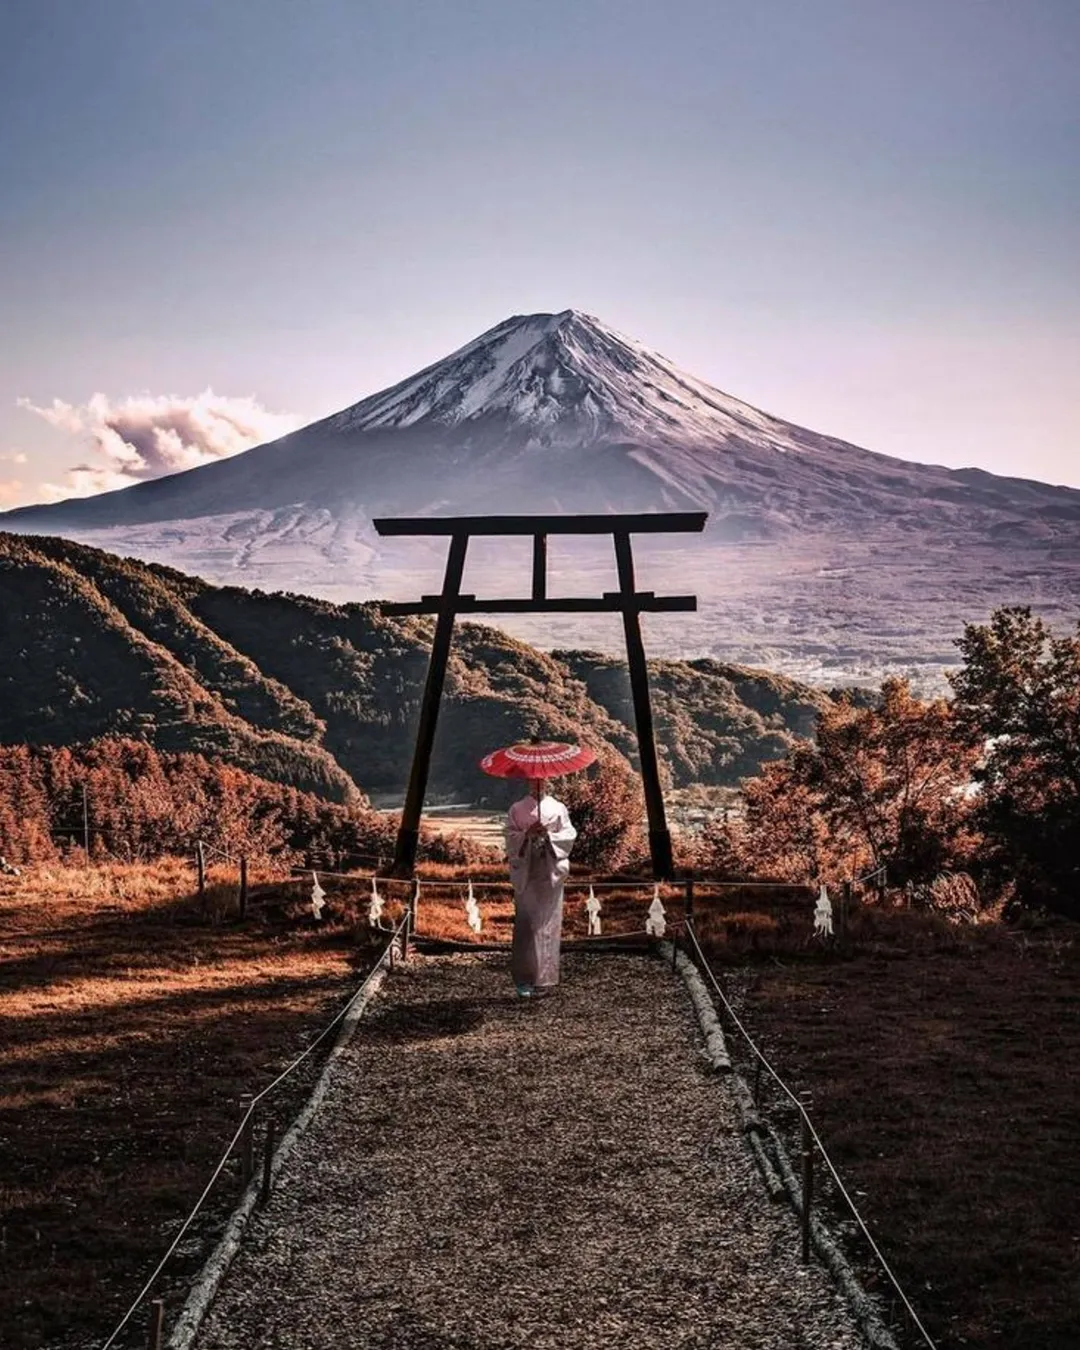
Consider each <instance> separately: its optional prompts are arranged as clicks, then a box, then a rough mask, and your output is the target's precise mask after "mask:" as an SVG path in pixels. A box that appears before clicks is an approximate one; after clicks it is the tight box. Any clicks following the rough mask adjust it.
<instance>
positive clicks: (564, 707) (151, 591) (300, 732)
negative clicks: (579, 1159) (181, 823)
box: [0, 534, 825, 800]
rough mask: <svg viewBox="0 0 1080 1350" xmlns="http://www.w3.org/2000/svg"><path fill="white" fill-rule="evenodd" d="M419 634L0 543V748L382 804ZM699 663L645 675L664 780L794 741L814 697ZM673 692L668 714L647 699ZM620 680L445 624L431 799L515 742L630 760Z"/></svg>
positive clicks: (412, 717)
mask: <svg viewBox="0 0 1080 1350" xmlns="http://www.w3.org/2000/svg"><path fill="white" fill-rule="evenodd" d="M430 639H431V627H430V624H429V623H428V622H427V621H425V620H416V619H406V620H395V619H388V618H384V617H383V616H382V615H381V614H380V613H379V611H378V608H377V607H376V606H372V605H348V606H336V605H332V604H329V603H327V602H325V601H319V600H309V599H305V598H303V597H298V596H290V595H266V594H261V593H255V594H251V593H248V592H246V591H243V590H240V589H238V588H232V587H226V588H222V587H216V586H212V585H208V584H206V583H205V582H202V581H199V580H198V579H196V578H194V577H189V576H185V575H183V574H181V573H179V572H174V571H171V570H169V569H166V568H163V567H151V566H146V565H144V564H142V563H139V562H135V561H132V560H130V559H127V560H124V559H120V558H116V557H112V556H111V555H109V554H106V553H102V552H100V551H99V550H97V549H91V548H86V547H84V546H82V545H79V544H74V543H71V542H69V541H67V540H62V539H50V538H37V537H26V536H15V535H5V534H0V654H2V655H0V743H4V742H7V743H22V742H32V743H40V744H51V745H69V744H76V743H81V742H84V741H88V740H90V739H92V738H93V737H95V736H101V735H106V734H109V733H114V734H123V735H127V736H134V737H137V738H141V739H146V740H148V741H151V742H152V743H153V744H155V745H157V746H158V747H159V748H161V749H166V750H191V751H198V752H201V753H203V754H205V755H207V756H208V757H210V758H212V759H217V760H224V761H226V762H229V763H234V764H237V765H238V766H240V767H242V768H245V769H247V770H249V771H251V772H254V773H256V774H258V775H259V776H261V777H263V778H268V779H271V780H273V781H277V782H283V783H287V784H291V785H294V786H297V787H301V788H304V789H307V790H311V791H315V792H318V793H320V794H321V795H323V796H328V797H331V798H333V799H336V800H350V799H352V798H355V797H357V785H359V786H360V787H362V788H363V789H364V790H365V791H367V790H370V791H381V792H393V793H397V792H400V791H401V790H402V788H403V786H404V782H405V778H406V776H407V772H408V766H409V762H410V759H411V754H412V746H413V739H414V737H415V731H416V719H417V715H418V710H419V704H420V696H421V691H422V689H423V683H424V678H425V675H426V671H427V660H428V651H429V648H430ZM704 666H707V667H708V669H704ZM704 666H703V667H702V668H700V669H699V668H697V667H694V666H684V665H682V664H681V663H678V662H663V663H658V664H657V665H656V666H655V667H654V669H653V678H654V680H656V681H657V688H658V702H657V718H656V721H657V734H658V740H659V743H660V750H661V754H662V756H663V757H664V759H665V761H666V762H667V764H668V765H669V767H670V775H671V779H672V781H673V782H674V783H676V784H678V785H683V784H687V783H691V782H698V781H703V782H710V783H712V782H719V783H728V784H734V783H736V782H737V781H738V779H739V777H740V776H741V775H744V774H747V773H752V772H754V771H755V770H756V769H757V767H758V766H759V765H760V763H761V762H763V761H764V760H766V759H770V758H775V757H776V756H778V755H780V754H783V753H784V751H785V750H786V749H787V747H788V746H789V745H790V744H791V743H792V739H793V736H794V735H796V734H807V733H809V732H810V731H811V730H812V726H813V718H814V714H815V712H816V710H817V709H818V708H820V707H822V706H823V705H824V702H825V700H824V697H823V696H822V695H820V694H817V693H816V692H814V691H812V690H809V689H806V688H804V687H802V686H799V685H797V684H796V683H794V682H793V681H790V680H780V681H779V682H778V681H777V680H776V679H775V678H773V677H770V676H768V675H766V674H764V673H761V672H747V671H741V670H735V669H731V670H725V669H724V668H722V667H720V666H718V665H717V664H716V663H714V662H708V663H704ZM673 683H677V684H679V686H680V690H681V693H682V694H685V696H686V697H685V704H686V706H685V707H681V706H676V703H675V702H674V701H673V700H671V699H670V698H668V697H667V694H666V692H665V691H667V690H668V689H669V688H670V687H672V685H673ZM627 685H628V680H627V676H626V671H625V668H623V667H616V666H613V663H612V662H611V661H610V660H608V659H606V658H604V657H600V656H596V655H590V654H588V653H581V652H573V653H564V654H563V655H562V657H561V658H557V657H555V656H550V655H547V654H545V653H543V652H539V651H536V650H534V649H532V648H530V647H528V646H526V645H525V644H524V643H521V642H517V641H515V640H514V639H513V638H510V637H508V636H507V635H506V634H505V633H502V632H499V631H498V630H495V629H490V628H483V627H480V626H477V625H471V624H469V625H462V626H461V628H460V630H459V632H458V634H457V637H456V640H455V647H454V652H453V657H452V660H451V665H450V669H449V672H448V679H447V688H446V694H445V698H444V705H443V710H442V715H441V718H440V723H439V735H438V738H437V741H436V754H435V759H434V762H433V766H432V783H431V786H432V791H433V792H434V793H437V794H452V795H455V796H458V795H462V794H465V795H467V796H469V797H475V796H477V795H480V794H481V793H488V794H491V793H492V792H494V791H495V788H494V787H493V784H492V780H491V779H487V778H484V777H483V776H482V775H481V774H480V773H479V771H478V769H477V768H476V764H477V761H478V759H479V758H480V756H481V755H482V754H483V753H484V752H485V751H486V750H489V749H490V748H491V747H492V746H493V745H497V744H499V743H502V742H505V741H512V740H516V739H519V738H520V737H522V736H523V735H526V734H529V733H531V732H534V731H540V732H543V733H545V734H551V735H556V736H573V737H584V738H585V739H586V740H588V741H590V742H591V743H593V744H601V743H607V744H609V745H611V746H613V747H614V748H615V749H616V750H617V751H619V752H621V753H622V754H624V755H626V756H628V757H632V756H633V754H634V738H633V735H632V733H631V730H630V727H631V725H632V714H631V712H630V703H629V697H628V690H627ZM594 689H595V692H594ZM688 710H689V711H688ZM496 795H497V794H496Z"/></svg>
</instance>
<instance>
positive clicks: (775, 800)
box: [745, 679, 976, 885]
mask: <svg viewBox="0 0 1080 1350" xmlns="http://www.w3.org/2000/svg"><path fill="white" fill-rule="evenodd" d="M975 760H976V751H975V748H974V746H973V744H972V743H971V741H970V739H969V738H968V737H967V736H966V735H965V734H964V732H963V730H962V729H961V728H960V727H958V725H957V723H956V722H955V720H954V718H953V716H952V713H951V710H950V707H949V705H948V703H947V702H946V701H945V700H944V699H933V700H930V701H923V700H920V699H917V698H916V697H915V696H914V695H913V694H912V692H911V689H910V687H909V685H908V683H907V681H905V680H900V679H889V680H886V681H885V683H884V684H883V685H882V687H881V694H880V698H879V700H878V701H877V703H876V705H875V706H873V707H866V706H857V705H856V704H854V703H852V702H848V701H846V700H842V699H841V700H837V701H836V702H835V703H834V704H833V705H832V706H831V707H830V708H828V709H827V710H825V711H824V712H822V713H821V715H820V716H819V718H818V724H817V736H816V741H815V742H814V743H810V742H805V743H803V744H802V745H800V746H798V747H797V748H796V749H795V750H794V751H792V752H791V753H790V754H789V755H788V757H787V758H786V759H785V760H782V761H780V762H779V763H777V764H772V765H769V766H767V767H766V769H765V771H764V773H763V774H762V775H761V776H760V777H759V778H757V779H754V780H752V781H751V782H749V783H747V784H746V785H745V803H746V804H745V836H746V847H747V849H748V851H749V852H750V853H751V854H752V855H753V856H754V857H755V858H756V859H757V860H758V867H759V870H761V871H768V872H773V873H776V874H777V875H780V876H784V877H791V878H792V879H794V878H795V877H798V876H800V875H801V876H802V877H807V876H811V877H812V876H818V875H822V876H827V875H830V874H831V875H834V876H836V875H846V874H847V873H848V872H849V871H851V870H853V869H859V870H872V869H874V868H877V867H879V866H881V865H885V866H886V867H887V868H888V873H889V877H890V880H891V881H892V882H893V883H895V884H899V885H902V884H904V883H907V882H912V883H915V884H924V883H927V882H930V881H932V880H933V878H934V877H935V876H937V875H938V873H940V872H942V871H943V870H946V869H948V868H952V867H956V866H958V865H962V864H963V863H964V862H966V860H967V859H968V857H969V856H970V853H971V850H972V847H973V844H974V838H973V835H972V832H971V821H970V816H971V804H970V802H971V799H970V786H971V779H972V772H973V768H974V764H975Z"/></svg>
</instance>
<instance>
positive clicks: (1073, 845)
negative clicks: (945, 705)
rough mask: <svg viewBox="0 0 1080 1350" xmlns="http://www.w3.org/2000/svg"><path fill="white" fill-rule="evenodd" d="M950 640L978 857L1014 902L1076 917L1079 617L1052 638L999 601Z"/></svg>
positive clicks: (1026, 613) (1020, 610) (1079, 908)
mask: <svg viewBox="0 0 1080 1350" xmlns="http://www.w3.org/2000/svg"><path fill="white" fill-rule="evenodd" d="M957 645H958V646H959V648H960V651H961V654H962V655H963V657H964V665H963V667H962V668H961V669H960V670H959V671H958V672H956V673H955V674H954V675H953V676H952V686H953V691H954V693H955V708H956V716H957V719H958V721H959V722H960V723H961V724H962V725H963V726H964V727H965V728H966V730H967V732H968V734H969V735H970V736H971V738H972V739H975V740H977V741H978V742H979V743H980V745H981V746H982V748H983V753H982V758H981V762H980V764H979V767H978V770H977V777H978V781H979V784H980V787H981V791H980V793H979V796H978V798H977V800H976V808H975V809H976V816H977V819H978V822H979V825H980V827H981V829H982V830H983V832H984V834H985V836H986V843H987V847H986V855H985V864H986V866H987V867H988V868H989V869H990V870H991V871H992V872H993V873H994V874H995V875H996V876H997V878H998V879H999V880H1001V881H1003V882H1006V883H1011V884H1012V885H1014V886H1015V893H1016V897H1017V899H1018V900H1019V901H1020V902H1021V903H1024V904H1028V905H1037V904H1042V905H1046V906H1047V907H1048V908H1052V909H1056V910H1059V911H1061V912H1063V913H1067V914H1070V915H1072V916H1074V917H1080V626H1078V628H1077V631H1076V634H1075V635H1073V636H1060V637H1059V636H1055V635H1054V634H1053V633H1052V632H1051V631H1050V629H1049V628H1048V627H1047V625H1046V624H1045V623H1044V621H1043V620H1042V619H1039V618H1036V617H1034V616H1033V615H1032V613H1031V610H1030V609H1028V608H1026V607H1013V608H1005V609H999V610H997V611H996V612H995V614H994V615H993V616H992V618H991V621H990V622H989V623H988V624H969V625H968V626H967V628H966V629H965V630H964V636H963V637H962V638H961V639H960V640H959V642H958V644H957Z"/></svg>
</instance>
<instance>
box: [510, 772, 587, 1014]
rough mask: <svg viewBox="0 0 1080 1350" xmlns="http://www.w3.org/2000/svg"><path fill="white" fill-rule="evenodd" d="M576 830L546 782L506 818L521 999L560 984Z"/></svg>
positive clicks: (513, 965) (513, 966)
mask: <svg viewBox="0 0 1080 1350" xmlns="http://www.w3.org/2000/svg"><path fill="white" fill-rule="evenodd" d="M576 838H577V830H575V829H574V827H573V825H572V824H571V823H570V815H569V812H568V811H567V809H566V807H565V806H564V805H563V804H562V802H560V801H556V800H555V798H554V797H552V796H549V795H548V793H547V791H546V784H545V783H543V782H540V781H536V782H532V783H530V784H529V795H528V796H527V797H522V799H521V800H520V801H518V802H515V803H514V804H513V806H511V808H510V811H509V814H508V815H507V817H506V856H507V860H508V862H509V863H510V881H511V883H512V885H513V887H514V941H513V944H512V946H511V950H510V972H511V974H512V975H513V977H514V985H515V987H516V989H517V991H518V993H519V994H520V995H521V997H522V998H530V997H531V996H532V995H534V994H544V993H550V992H551V990H553V989H554V988H555V986H556V985H557V984H558V983H559V950H560V946H561V943H562V911H563V883H564V882H565V881H566V875H567V873H568V872H569V871H570V850H571V848H573V846H574V840H575V839H576Z"/></svg>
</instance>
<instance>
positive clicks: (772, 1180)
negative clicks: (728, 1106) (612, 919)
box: [661, 942, 898, 1350]
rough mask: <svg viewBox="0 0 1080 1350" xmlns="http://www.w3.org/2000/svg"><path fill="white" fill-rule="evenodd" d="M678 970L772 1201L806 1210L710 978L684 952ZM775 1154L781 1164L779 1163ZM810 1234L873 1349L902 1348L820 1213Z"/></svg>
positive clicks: (665, 948) (667, 953) (667, 950)
mask: <svg viewBox="0 0 1080 1350" xmlns="http://www.w3.org/2000/svg"><path fill="white" fill-rule="evenodd" d="M661 952H662V954H663V955H664V959H665V960H666V961H667V962H668V963H669V964H670V962H671V959H672V955H671V944H670V943H666V942H665V943H661ZM675 964H676V969H677V970H678V972H679V974H680V975H681V976H682V978H683V981H684V983H685V984H686V988H687V991H688V993H689V994H690V999H691V1002H692V1003H693V1005H694V1011H695V1012H696V1013H697V1016H698V1021H699V1023H700V1026H701V1032H702V1035H703V1036H704V1038H705V1047H706V1050H705V1054H706V1057H707V1058H708V1059H709V1060H710V1062H711V1064H712V1067H713V1069H714V1070H715V1071H719V1072H726V1073H730V1074H731V1079H730V1083H731V1086H732V1088H733V1089H734V1091H735V1097H736V1100H737V1101H738V1103H739V1109H740V1113H741V1115H742V1124H743V1130H744V1132H745V1134H746V1139H747V1142H748V1143H749V1145H750V1148H751V1150H752V1151H753V1154H754V1157H755V1159H756V1161H757V1164H758V1167H759V1169H760V1170H761V1174H762V1178H763V1180H764V1182H765V1185H766V1188H767V1189H768V1192H769V1197H770V1199H772V1200H782V1199H784V1198H787V1199H788V1200H790V1202H791V1205H792V1208H793V1209H794V1210H795V1212H796V1214H800V1215H801V1214H802V1186H801V1184H800V1182H799V1180H798V1178H797V1177H796V1175H795V1169H794V1167H793V1166H792V1165H791V1159H790V1157H789V1156H788V1152H787V1149H786V1148H785V1146H784V1142H783V1140H782V1139H781V1138H780V1136H779V1135H778V1134H777V1132H776V1130H774V1129H773V1127H772V1126H771V1125H766V1124H765V1122H764V1121H763V1120H762V1118H761V1116H760V1115H759V1113H758V1110H757V1107H756V1105H755V1104H754V1098H753V1094H752V1093H751V1091H750V1088H749V1086H748V1084H747V1082H746V1080H745V1079H744V1078H743V1076H742V1074H740V1073H739V1072H738V1071H737V1070H735V1069H734V1067H733V1065H732V1062H731V1056H730V1055H729V1053H728V1050H727V1045H726V1042H725V1040H724V1032H723V1028H722V1026H721V1025H720V1018H719V1015H718V1013H717V1011H716V1005H715V1004H714V1003H713V1000H712V995H711V994H710V993H709V991H708V988H707V986H706V984H705V981H704V980H703V979H702V978H701V975H700V973H699V972H698V969H697V966H695V965H694V963H693V962H692V961H691V960H690V958H689V957H688V956H686V955H685V953H683V952H682V951H678V950H677V951H676V953H675ZM766 1139H767V1140H768V1142H769V1144H770V1145H771V1148H772V1155H773V1156H772V1157H770V1154H769V1150H768V1148H767V1147H766ZM773 1157H775V1159H776V1162H775V1164H774V1162H773ZM810 1238H811V1241H812V1243H813V1246H814V1250H815V1251H816V1252H817V1253H818V1255H819V1256H820V1257H821V1259H822V1261H823V1262H824V1263H825V1265H826V1266H827V1267H828V1270H829V1273H830V1274H831V1275H832V1277H833V1279H834V1280H835V1281H836V1283H837V1285H838V1286H839V1288H840V1289H841V1290H842V1291H843V1294H844V1297H845V1298H846V1299H847V1301H848V1303H849V1304H850V1305H851V1310H852V1312H853V1313H854V1314H855V1316H856V1318H857V1319H858V1322H859V1325H860V1327H861V1328H862V1331H863V1334H864V1335H865V1337H866V1339H867V1343H868V1344H869V1345H870V1346H871V1347H872V1350H898V1346H897V1343H896V1340H895V1338H894V1337H893V1334H892V1332H891V1331H889V1329H888V1327H886V1325H885V1323H884V1322H883V1321H882V1319H881V1315H880V1313H879V1312H878V1310H877V1307H876V1306H875V1304H874V1302H873V1300H872V1299H871V1298H870V1296H869V1294H867V1292H866V1290H865V1289H864V1288H863V1287H862V1284H861V1283H860V1281H859V1278H858V1276H857V1275H856V1274H855V1271H854V1270H853V1269H852V1267H851V1264H850V1262H849V1261H848V1260H847V1258H846V1257H845V1256H844V1254H843V1252H842V1251H841V1250H840V1248H839V1246H838V1245H837V1243H836V1241H835V1239H834V1238H833V1236H832V1235H831V1233H830V1232H829V1230H828V1229H827V1228H826V1227H825V1225H824V1224H823V1223H822V1222H821V1220H820V1219H819V1218H817V1216H816V1215H814V1214H811V1216H810Z"/></svg>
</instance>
